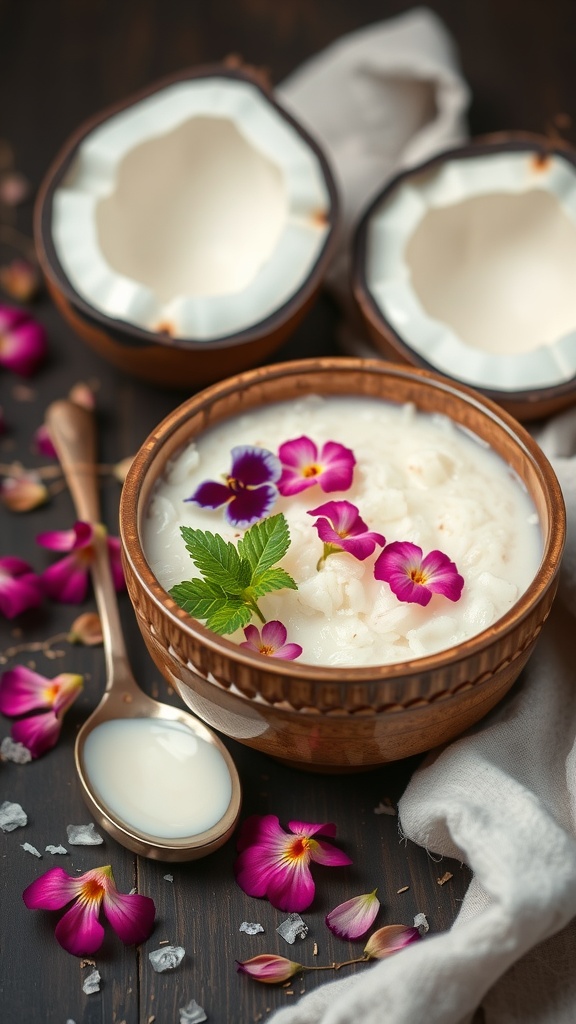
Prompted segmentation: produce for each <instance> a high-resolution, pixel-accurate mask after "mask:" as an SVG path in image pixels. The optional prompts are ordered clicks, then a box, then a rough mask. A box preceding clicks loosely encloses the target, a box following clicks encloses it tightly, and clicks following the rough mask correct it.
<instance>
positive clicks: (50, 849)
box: [45, 846, 68, 853]
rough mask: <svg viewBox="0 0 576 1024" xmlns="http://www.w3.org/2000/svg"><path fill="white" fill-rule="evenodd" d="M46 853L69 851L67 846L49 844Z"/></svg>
mask: <svg viewBox="0 0 576 1024" xmlns="http://www.w3.org/2000/svg"><path fill="white" fill-rule="evenodd" d="M45 853H68V850H67V849H66V847H65V846H47V847H46V850H45Z"/></svg>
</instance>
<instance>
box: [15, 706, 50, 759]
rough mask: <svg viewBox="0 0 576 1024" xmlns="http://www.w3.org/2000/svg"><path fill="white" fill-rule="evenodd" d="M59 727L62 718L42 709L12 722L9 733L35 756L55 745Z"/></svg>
mask: <svg viewBox="0 0 576 1024" xmlns="http://www.w3.org/2000/svg"><path fill="white" fill-rule="evenodd" d="M61 729H62V719H61V718H60V717H59V716H58V715H55V714H54V712H53V711H44V712H42V713H40V714H38V715H32V716H31V718H21V719H20V721H19V722H14V724H13V726H12V728H11V730H10V734H11V736H12V739H13V740H14V742H15V743H23V744H24V746H25V747H27V749H28V750H29V751H30V753H31V755H32V757H34V758H36V757H40V755H41V754H45V753H46V751H47V750H51V749H52V747H55V746H56V744H57V742H58V738H59V736H60V730H61Z"/></svg>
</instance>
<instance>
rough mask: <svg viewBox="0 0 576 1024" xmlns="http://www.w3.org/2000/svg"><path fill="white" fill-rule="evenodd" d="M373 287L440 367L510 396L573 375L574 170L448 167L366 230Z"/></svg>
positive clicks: (561, 162) (523, 160)
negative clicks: (518, 391)
mask: <svg viewBox="0 0 576 1024" xmlns="http://www.w3.org/2000/svg"><path fill="white" fill-rule="evenodd" d="M366 280H367V287H368V289H369V292H370V294H371V295H372V297H373V299H374V302H375V303H376V305H377V307H378V308H379V309H380V310H381V312H382V314H383V315H384V317H385V318H386V320H387V321H388V323H389V324H390V325H391V326H392V327H393V329H394V330H395V332H396V333H397V334H398V335H399V337H400V338H401V339H402V340H403V341H404V342H406V343H407V344H408V345H409V346H410V347H411V348H412V349H413V350H414V351H415V352H417V353H418V354H419V355H420V356H422V357H423V358H424V359H426V360H427V361H428V362H429V363H431V364H432V365H433V366H434V367H435V368H436V369H438V370H440V371H441V372H444V373H446V374H448V375H449V376H451V377H456V378H458V379H460V380H463V381H465V382H466V383H469V384H472V385H477V386H480V387H493V388H497V389H505V390H509V391H514V390H522V389H528V388H534V387H537V388H541V387H546V386H553V385H556V384H559V383H561V382H562V381H565V380H569V379H570V378H572V377H573V376H574V375H575V374H576V286H575V282H576V169H575V168H574V167H573V166H572V164H571V163H569V161H567V160H565V159H564V158H563V157H561V156H550V157H546V158H545V159H543V160H539V159H538V157H537V155H535V154H534V153H526V152H522V153H499V154H494V155H490V156H477V157H474V158H469V159H465V160H457V159H453V160H450V159H447V160H446V161H445V162H443V163H442V164H440V165H438V166H437V167H436V168H435V169H433V170H432V171H429V172H428V173H422V174H421V175H418V176H414V177H408V178H405V179H404V180H403V182H402V183H400V185H399V187H398V188H396V189H395V190H394V191H393V192H392V193H391V194H389V196H388V198H384V200H383V201H382V203H381V204H380V205H379V206H378V207H377V208H376V210H375V212H374V213H373V216H372V217H371V220H370V224H369V227H368V243H367V254H366Z"/></svg>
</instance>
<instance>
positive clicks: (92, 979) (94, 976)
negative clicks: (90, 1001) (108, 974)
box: [82, 971, 102, 996]
mask: <svg viewBox="0 0 576 1024" xmlns="http://www.w3.org/2000/svg"><path fill="white" fill-rule="evenodd" d="M101 980H102V979H101V978H100V971H90V974H88V975H87V977H86V978H84V982H83V984H82V991H83V992H85V993H86V995H87V996H91V995H92V993H93V992H99V991H100V981H101Z"/></svg>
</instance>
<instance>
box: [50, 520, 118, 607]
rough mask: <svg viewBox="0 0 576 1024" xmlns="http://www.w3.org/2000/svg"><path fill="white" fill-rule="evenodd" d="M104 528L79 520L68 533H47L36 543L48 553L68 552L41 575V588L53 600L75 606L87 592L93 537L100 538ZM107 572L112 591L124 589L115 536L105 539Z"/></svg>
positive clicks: (94, 540) (53, 531) (93, 554)
mask: <svg viewBox="0 0 576 1024" xmlns="http://www.w3.org/2000/svg"><path fill="white" fill-rule="evenodd" d="M102 532H105V531H104V527H102V526H93V525H92V524H91V523H85V522H82V521H81V520H80V521H78V522H76V523H75V524H74V526H73V527H72V529H71V530H50V531H48V532H46V533H41V534H39V535H38V536H37V537H36V541H37V543H38V544H40V545H41V546H42V547H44V548H48V549H49V550H51V551H65V552H69V553H68V554H66V555H65V556H64V558H62V559H60V561H58V562H55V563H54V564H53V565H51V566H49V567H48V568H47V569H45V570H44V572H43V573H41V576H40V579H41V581H42V587H43V589H44V591H45V593H46V594H47V596H48V597H49V598H51V599H52V600H53V601H61V602H63V603H65V604H78V603H80V602H81V601H83V600H84V598H85V597H86V594H87V592H88V586H89V578H90V567H91V565H92V563H93V561H94V558H95V542H96V535H97V534H100V535H102ZM106 544H107V547H108V554H109V556H110V569H111V571H112V579H113V581H114V586H115V588H116V590H122V589H123V588H124V586H125V582H124V573H123V570H122V563H121V556H120V541H119V539H118V538H117V537H106Z"/></svg>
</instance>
